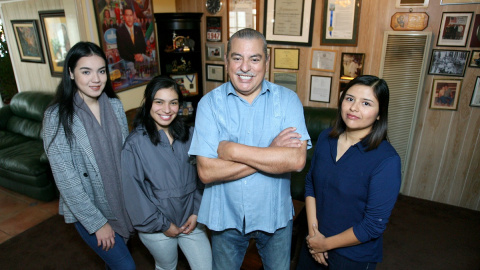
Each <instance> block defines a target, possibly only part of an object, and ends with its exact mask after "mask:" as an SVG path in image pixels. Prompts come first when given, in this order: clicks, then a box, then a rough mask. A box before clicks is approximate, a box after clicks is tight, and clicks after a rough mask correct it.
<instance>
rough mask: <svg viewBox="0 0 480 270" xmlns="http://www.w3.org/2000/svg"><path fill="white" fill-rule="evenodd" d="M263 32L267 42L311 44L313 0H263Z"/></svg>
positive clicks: (298, 44)
mask: <svg viewBox="0 0 480 270" xmlns="http://www.w3.org/2000/svg"><path fill="white" fill-rule="evenodd" d="M264 10H265V12H264V13H265V15H264V18H265V23H264V29H263V33H264V34H265V38H266V39H267V41H268V43H269V44H270V43H273V44H283V45H297V46H311V45H312V31H313V22H314V14H315V1H314V0H265V9H264Z"/></svg>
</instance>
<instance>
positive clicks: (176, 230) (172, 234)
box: [163, 223, 185, 237]
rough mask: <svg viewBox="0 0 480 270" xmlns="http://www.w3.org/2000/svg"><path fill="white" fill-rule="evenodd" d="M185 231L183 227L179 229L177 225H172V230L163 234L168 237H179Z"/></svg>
mask: <svg viewBox="0 0 480 270" xmlns="http://www.w3.org/2000/svg"><path fill="white" fill-rule="evenodd" d="M183 230H185V228H183V227H180V228H179V227H177V225H175V224H173V223H170V228H168V230H166V231H164V232H163V234H164V235H165V236H168V237H177V236H178V235H179V234H181V233H182V231H183Z"/></svg>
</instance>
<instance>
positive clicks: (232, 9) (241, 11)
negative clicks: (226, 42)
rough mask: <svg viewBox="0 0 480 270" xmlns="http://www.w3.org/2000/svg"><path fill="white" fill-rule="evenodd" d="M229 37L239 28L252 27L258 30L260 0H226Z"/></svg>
mask: <svg viewBox="0 0 480 270" xmlns="http://www.w3.org/2000/svg"><path fill="white" fill-rule="evenodd" d="M226 1H227V24H228V27H227V28H228V38H230V37H231V36H232V35H233V34H235V33H236V32H237V31H238V30H241V29H244V28H252V29H255V30H258V17H257V14H258V12H259V10H258V8H259V7H260V5H259V0H226Z"/></svg>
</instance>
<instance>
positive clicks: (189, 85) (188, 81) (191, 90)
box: [170, 73, 198, 96]
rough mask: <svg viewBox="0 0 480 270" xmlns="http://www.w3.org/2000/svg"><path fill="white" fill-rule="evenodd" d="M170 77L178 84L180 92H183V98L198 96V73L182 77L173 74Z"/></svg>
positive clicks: (182, 75)
mask: <svg viewBox="0 0 480 270" xmlns="http://www.w3.org/2000/svg"><path fill="white" fill-rule="evenodd" d="M170 77H171V78H172V79H174V80H175V81H176V82H177V84H178V86H179V87H180V90H181V91H182V94H183V96H195V95H198V76H197V73H191V74H181V75H174V74H171V75H170Z"/></svg>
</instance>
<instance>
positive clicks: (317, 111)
mask: <svg viewBox="0 0 480 270" xmlns="http://www.w3.org/2000/svg"><path fill="white" fill-rule="evenodd" d="M303 112H304V115H305V123H306V125H307V130H308V134H309V135H310V138H311V140H312V148H311V149H309V150H308V151H307V162H306V164H305V168H303V170H302V171H301V172H292V180H291V186H290V190H291V194H292V199H294V200H298V201H302V202H303V201H305V176H306V175H307V173H308V170H309V169H310V163H311V162H312V156H313V152H314V150H315V144H316V143H317V139H318V136H319V135H320V133H321V132H322V131H323V130H325V129H327V128H329V127H331V126H333V124H334V122H335V118H336V116H337V109H336V108H317V107H303Z"/></svg>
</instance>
